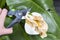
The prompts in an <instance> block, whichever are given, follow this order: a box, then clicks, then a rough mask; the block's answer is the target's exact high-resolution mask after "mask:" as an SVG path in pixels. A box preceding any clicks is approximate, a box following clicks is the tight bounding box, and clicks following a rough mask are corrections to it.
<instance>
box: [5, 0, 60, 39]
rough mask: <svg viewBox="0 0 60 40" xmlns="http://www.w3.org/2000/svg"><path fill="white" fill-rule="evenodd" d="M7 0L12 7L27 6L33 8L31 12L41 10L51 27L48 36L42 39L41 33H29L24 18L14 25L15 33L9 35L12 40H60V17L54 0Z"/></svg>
mask: <svg viewBox="0 0 60 40" xmlns="http://www.w3.org/2000/svg"><path fill="white" fill-rule="evenodd" d="M6 2H7V5H8V6H9V8H10V9H21V6H26V7H28V8H31V12H39V13H40V14H42V16H43V18H44V20H45V21H46V22H47V24H48V27H49V28H48V33H47V34H48V36H47V37H46V38H44V39H42V38H40V36H39V35H37V36H32V35H28V34H27V33H26V32H25V30H24V23H25V21H24V20H22V21H21V22H20V24H16V25H15V26H14V32H13V34H11V35H9V37H10V39H11V40H60V35H59V34H60V25H59V24H60V21H59V20H60V18H59V16H58V15H57V14H56V12H55V8H54V6H53V0H6ZM6 21H7V20H6ZM8 22H9V21H8ZM9 23H10V22H9ZM7 24H8V23H7Z"/></svg>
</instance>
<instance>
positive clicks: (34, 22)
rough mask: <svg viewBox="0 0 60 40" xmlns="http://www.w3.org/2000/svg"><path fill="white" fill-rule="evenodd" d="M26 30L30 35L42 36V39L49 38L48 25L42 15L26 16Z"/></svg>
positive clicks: (35, 13) (34, 13)
mask: <svg viewBox="0 0 60 40" xmlns="http://www.w3.org/2000/svg"><path fill="white" fill-rule="evenodd" d="M25 18H26V23H25V30H26V32H27V33H28V34H30V35H37V34H40V36H41V38H45V37H47V31H48V25H47V23H46V22H45V21H44V19H43V17H42V15H41V14H40V13H37V12H33V13H31V14H27V15H26V17H25Z"/></svg>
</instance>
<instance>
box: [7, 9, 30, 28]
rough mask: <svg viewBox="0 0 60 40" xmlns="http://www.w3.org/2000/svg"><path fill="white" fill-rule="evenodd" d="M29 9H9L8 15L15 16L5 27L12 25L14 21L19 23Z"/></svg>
mask: <svg viewBox="0 0 60 40" xmlns="http://www.w3.org/2000/svg"><path fill="white" fill-rule="evenodd" d="M29 11H30V9H22V10H10V11H9V12H8V14H7V15H8V16H15V17H16V18H15V19H14V20H13V21H12V22H11V23H10V24H9V25H8V27H7V28H11V27H13V26H14V25H15V24H16V23H19V22H20V21H21V19H22V17H23V16H25V15H26V14H27V12H29Z"/></svg>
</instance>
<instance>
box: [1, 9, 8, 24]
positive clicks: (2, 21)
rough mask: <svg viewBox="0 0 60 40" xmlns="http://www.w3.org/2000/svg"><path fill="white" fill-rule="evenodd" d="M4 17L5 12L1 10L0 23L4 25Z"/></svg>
mask: <svg viewBox="0 0 60 40" xmlns="http://www.w3.org/2000/svg"><path fill="white" fill-rule="evenodd" d="M6 15H7V10H6V9H3V10H2V12H1V15H0V21H1V23H4V20H5V17H6Z"/></svg>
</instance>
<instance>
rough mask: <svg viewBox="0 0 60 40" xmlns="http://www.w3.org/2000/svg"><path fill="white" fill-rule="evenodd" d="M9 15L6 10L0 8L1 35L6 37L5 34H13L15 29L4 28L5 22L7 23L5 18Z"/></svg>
mask: <svg viewBox="0 0 60 40" xmlns="http://www.w3.org/2000/svg"><path fill="white" fill-rule="evenodd" d="M6 15H7V10H6V9H3V10H2V9H1V8H0V35H4V34H11V33H12V32H13V30H12V29H13V28H8V29H7V28H5V27H4V21H5V17H6Z"/></svg>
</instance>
